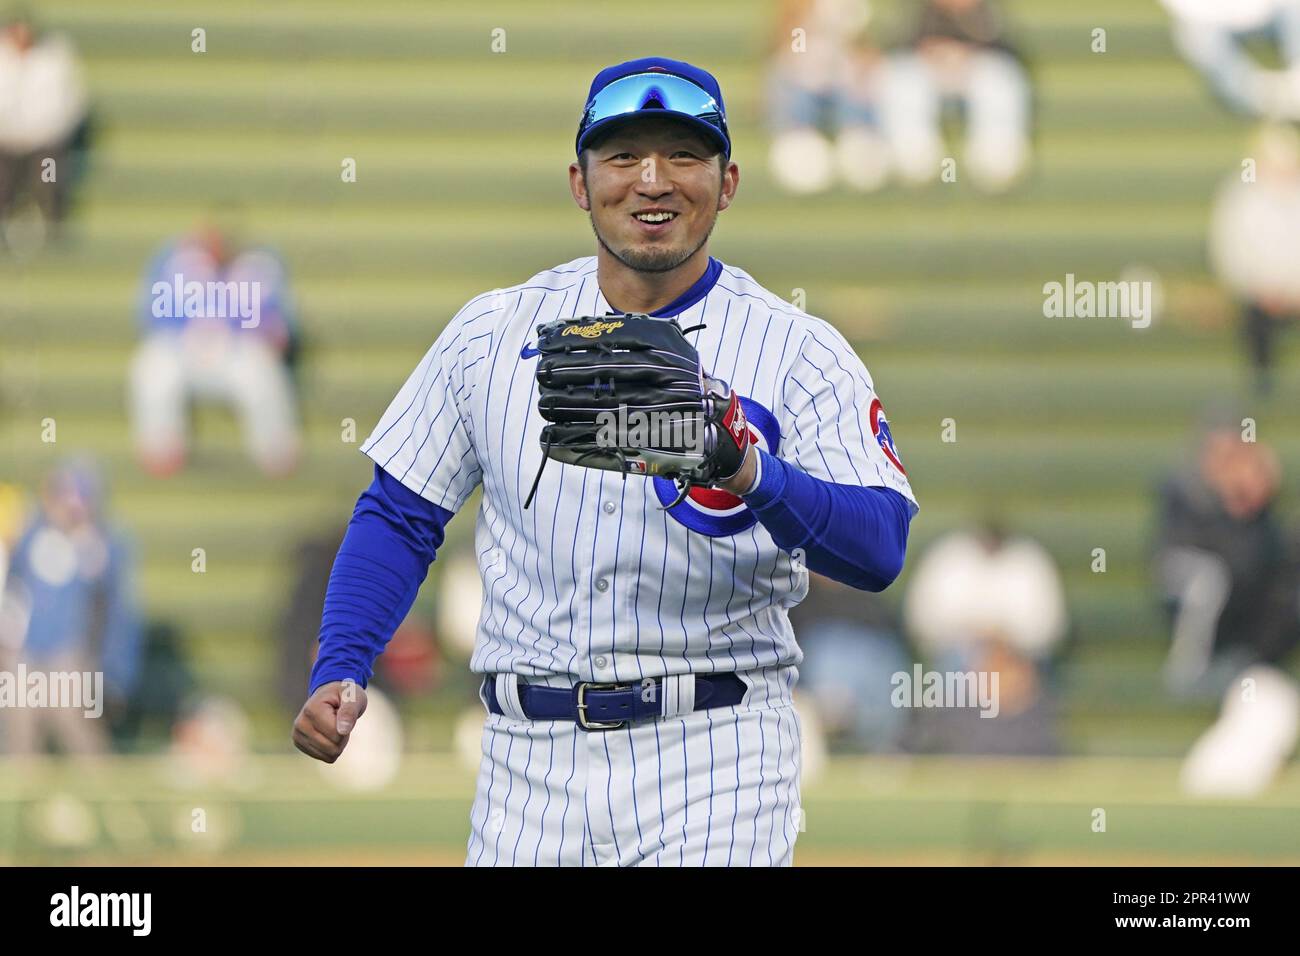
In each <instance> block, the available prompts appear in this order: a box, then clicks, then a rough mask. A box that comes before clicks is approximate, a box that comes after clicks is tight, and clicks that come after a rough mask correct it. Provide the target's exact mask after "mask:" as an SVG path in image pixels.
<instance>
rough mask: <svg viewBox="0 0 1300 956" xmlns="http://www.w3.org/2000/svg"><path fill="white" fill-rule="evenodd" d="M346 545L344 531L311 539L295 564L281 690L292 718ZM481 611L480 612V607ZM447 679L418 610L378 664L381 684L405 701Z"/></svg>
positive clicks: (283, 636) (283, 624) (282, 630)
mask: <svg viewBox="0 0 1300 956" xmlns="http://www.w3.org/2000/svg"><path fill="white" fill-rule="evenodd" d="M342 543H343V532H341V531H340V532H337V533H335V534H327V535H321V536H318V537H313V538H308V539H306V540H304V541H302V542H301V543H300V544H299V545H298V547H297V548H296V549H295V551H294V556H293V559H292V561H293V564H292V566H293V567H294V568H295V569H296V576H295V578H294V583H293V587H292V589H291V591H290V594H289V603H288V604H287V605H286V606H285V608H284V611H283V613H282V614H281V616H280V621H279V625H278V627H277V633H278V634H279V637H280V642H279V644H280V650H279V666H278V668H277V675H278V676H277V681H276V683H277V690H278V694H279V697H280V703H281V705H282V706H283V708H284V710H285V713H287V714H290V715H293V714H296V713H297V712H298V710H299V709H300V708H301V707H302V702H303V700H305V699H306V697H307V686H308V682H309V680H310V677H311V668H312V665H313V664H314V663H315V662H316V652H317V650H319V636H320V625H321V616H322V615H323V613H324V610H325V588H326V585H327V584H328V583H329V577H330V571H331V570H332V569H333V567H334V558H335V556H336V555H337V554H338V552H339V547H340V545H341V544H342ZM441 560H443V557H442V555H441V554H440V555H439V561H441ZM475 570H476V571H477V566H476V568H475ZM475 580H476V581H477V575H476V577H475ZM475 611H476V613H477V606H476V608H475ZM441 680H442V654H441V651H440V649H439V645H438V638H437V636H436V635H435V634H434V632H433V629H432V628H431V627H429V625H428V624H427V623H426V622H425V620H424V618H423V616H422V615H421V614H420V613H418V612H417V611H416V610H415V609H413V610H412V611H411V613H410V614H408V615H407V616H406V619H405V620H403V621H402V623H401V624H400V625H399V626H398V628H397V631H396V632H395V633H394V634H393V636H392V639H391V640H390V641H389V642H388V645H387V647H386V648H385V649H384V653H383V655H382V656H381V657H380V658H379V660H378V661H376V662H375V681H376V682H377V683H378V684H379V685H380V686H382V687H384V688H386V689H388V690H389V691H390V692H392V693H393V694H394V695H397V696H398V697H399V698H401V697H417V696H420V695H423V694H427V693H428V692H430V691H431V690H434V689H436V688H437V686H438V685H439V683H440V682H441Z"/></svg>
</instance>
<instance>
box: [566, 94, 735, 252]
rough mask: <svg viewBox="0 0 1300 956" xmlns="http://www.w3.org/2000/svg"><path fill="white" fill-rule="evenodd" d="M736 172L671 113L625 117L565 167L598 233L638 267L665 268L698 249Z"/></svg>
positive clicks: (727, 199)
mask: <svg viewBox="0 0 1300 956" xmlns="http://www.w3.org/2000/svg"><path fill="white" fill-rule="evenodd" d="M584 167H585V168H584ZM739 178H740V170H739V169H738V168H737V166H736V164H735V163H733V162H729V161H728V160H726V158H725V157H724V156H722V155H721V154H720V153H719V152H718V151H717V147H716V146H714V145H713V144H712V143H711V142H709V141H708V140H707V139H706V138H705V137H704V136H703V135H701V134H699V133H697V132H696V131H695V130H694V129H693V128H692V127H691V126H690V125H689V124H687V123H683V122H682V121H680V120H674V119H672V118H668V117H665V118H659V117H654V118H641V117H638V118H637V119H636V120H635V121H634V122H629V123H625V124H622V125H621V126H620V127H618V128H616V129H615V130H614V131H613V132H611V133H609V134H608V135H606V136H605V137H603V138H602V139H600V140H598V141H597V142H596V143H595V145H593V146H591V147H589V148H588V149H586V150H584V151H583V162H582V163H573V164H572V165H571V166H570V167H569V186H570V188H571V189H572V191H573V198H574V201H576V202H577V204H578V205H579V206H580V207H581V208H583V209H585V210H587V211H588V212H589V213H590V214H591V228H592V230H593V231H594V232H595V233H596V239H597V241H599V242H600V244H601V246H602V247H603V248H604V249H605V250H606V251H608V252H609V253H610V254H611V255H612V256H613V257H614V258H615V259H617V260H618V261H619V262H621V263H622V264H623V265H625V266H626V267H627V268H629V269H633V270H635V271H637V272H669V271H671V270H673V269H676V268H677V267H678V266H680V265H682V264H683V263H684V262H686V261H687V260H688V259H690V258H691V257H692V256H693V255H695V254H696V253H697V252H699V251H700V250H701V249H703V248H704V244H705V243H706V242H707V241H708V239H709V233H711V232H712V231H713V225H714V223H715V222H716V221H717V218H718V213H719V212H720V211H722V210H723V209H726V208H727V206H729V205H731V200H732V198H733V197H734V196H735V194H736V185H737V183H738V182H739Z"/></svg>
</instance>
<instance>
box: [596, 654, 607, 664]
mask: <svg viewBox="0 0 1300 956" xmlns="http://www.w3.org/2000/svg"><path fill="white" fill-rule="evenodd" d="M608 663H609V660H608V659H606V658H605V656H604V655H603V654H602V655H601V656H600V657H597V658H596V661H595V664H596V666H597V667H604V666H605V665H606V664H608Z"/></svg>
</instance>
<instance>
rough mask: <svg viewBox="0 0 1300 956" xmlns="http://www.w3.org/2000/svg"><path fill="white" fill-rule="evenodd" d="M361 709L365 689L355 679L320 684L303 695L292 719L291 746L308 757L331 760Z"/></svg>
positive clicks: (340, 751)
mask: <svg viewBox="0 0 1300 956" xmlns="http://www.w3.org/2000/svg"><path fill="white" fill-rule="evenodd" d="M365 712H366V692H365V690H364V689H363V688H362V687H361V685H360V684H358V683H357V682H356V681H352V680H341V681H340V680H336V681H331V682H330V683H328V684H322V685H321V686H320V687H317V688H316V693H314V694H312V695H311V697H309V698H307V703H305V704H303V705H302V710H300V711H299V712H298V717H297V719H295V720H294V722H293V745H294V746H295V747H297V748H298V749H299V750H301V751H302V752H303V753H305V754H306V755H307V756H308V757H315V758H316V759H317V760H323V761H325V762H326V763H333V762H334V761H336V760H338V759H339V754H341V753H343V748H344V747H346V746H347V745H348V735H349V734H350V733H352V728H353V727H355V726H356V723H357V720H358V718H360V717H361V715H362V714H364V713H365Z"/></svg>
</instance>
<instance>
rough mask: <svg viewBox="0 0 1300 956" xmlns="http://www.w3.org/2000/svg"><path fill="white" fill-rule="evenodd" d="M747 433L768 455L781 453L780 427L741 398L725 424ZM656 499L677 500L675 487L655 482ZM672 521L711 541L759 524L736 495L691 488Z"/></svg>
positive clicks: (663, 501)
mask: <svg viewBox="0 0 1300 956" xmlns="http://www.w3.org/2000/svg"><path fill="white" fill-rule="evenodd" d="M742 425H743V427H745V428H748V429H749V438H750V441H752V442H753V443H754V444H756V445H757V446H758V447H759V448H761V449H763V451H765V452H767V453H768V454H771V455H775V454H777V453H779V452H780V450H781V426H780V425H779V424H777V421H776V417H775V416H774V415H773V414H772V413H771V412H769V411H768V410H767V409H766V408H764V407H763V406H762V405H760V404H759V403H758V402H756V401H754V400H753V399H751V398H746V397H745V396H743V395H742V396H740V406H739V407H738V408H737V414H736V416H735V420H734V421H732V422H728V423H727V427H728V428H729V429H730V428H732V427H733V426H735V427H740V426H742ZM654 490H655V495H657V496H658V498H659V503H660V504H662V505H664V506H667V505H670V504H672V503H673V502H674V501H675V500H676V499H677V486H676V485H674V484H673V482H672V481H670V480H669V479H667V478H655V479H654ZM668 513H669V514H670V515H672V516H673V518H674V519H675V520H677V521H678V522H680V523H681V524H684V525H685V526H686V527H688V528H690V529H691V530H692V531H696V532H698V533H700V534H705V535H708V536H709V537H711V538H726V537H730V536H731V535H733V534H739V533H740V532H742V531H748V530H749V529H750V528H752V527H753V526H754V525H756V524H758V518H757V517H756V516H755V515H754V513H753V512H752V511H750V510H749V507H748V506H747V505H746V504H745V501H744V499H743V498H741V497H740V496H739V495H733V494H732V493H731V492H729V491H723V490H722V489H721V488H692V489H691V491H690V494H688V495H687V496H686V498H685V500H684V501H682V503H681V504H679V505H678V506H677V507H676V508H672V509H671V510H669V512H668Z"/></svg>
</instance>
